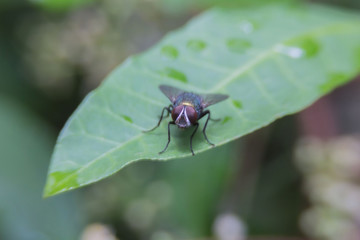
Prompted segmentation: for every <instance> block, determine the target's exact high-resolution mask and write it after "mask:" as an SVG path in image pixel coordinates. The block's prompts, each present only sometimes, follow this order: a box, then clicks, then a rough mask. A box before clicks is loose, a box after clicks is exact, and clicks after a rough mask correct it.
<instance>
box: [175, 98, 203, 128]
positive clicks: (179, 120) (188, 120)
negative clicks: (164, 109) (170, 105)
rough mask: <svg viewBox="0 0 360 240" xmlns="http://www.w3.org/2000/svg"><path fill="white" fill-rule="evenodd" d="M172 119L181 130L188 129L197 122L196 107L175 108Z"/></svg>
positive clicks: (180, 106) (179, 106) (183, 105)
mask: <svg viewBox="0 0 360 240" xmlns="http://www.w3.org/2000/svg"><path fill="white" fill-rule="evenodd" d="M171 117H172V119H173V120H174V121H175V124H176V125H177V126H178V127H179V128H188V127H190V126H192V125H194V124H195V123H196V122H197V113H196V111H195V108H194V106H192V105H190V104H180V105H178V106H176V107H174V109H173V111H172V113H171Z"/></svg>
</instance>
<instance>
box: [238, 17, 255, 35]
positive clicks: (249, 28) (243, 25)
mask: <svg viewBox="0 0 360 240" xmlns="http://www.w3.org/2000/svg"><path fill="white" fill-rule="evenodd" d="M240 29H241V31H243V32H244V33H245V34H250V33H252V32H253V31H254V30H255V24H254V23H253V22H250V21H248V20H243V21H241V22H240Z"/></svg>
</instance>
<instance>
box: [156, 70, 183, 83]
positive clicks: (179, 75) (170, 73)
mask: <svg viewBox="0 0 360 240" xmlns="http://www.w3.org/2000/svg"><path fill="white" fill-rule="evenodd" d="M161 73H162V74H163V75H165V76H167V77H170V78H173V79H175V80H178V81H180V82H183V83H187V81H188V80H187V77H186V75H185V74H184V73H182V72H180V71H178V70H176V69H174V68H170V67H167V68H165V69H164V70H163V71H162V72H161Z"/></svg>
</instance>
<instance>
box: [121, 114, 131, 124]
mask: <svg viewBox="0 0 360 240" xmlns="http://www.w3.org/2000/svg"><path fill="white" fill-rule="evenodd" d="M122 117H123V118H124V119H125V121H128V122H129V123H133V120H132V119H131V117H129V116H126V115H122Z"/></svg>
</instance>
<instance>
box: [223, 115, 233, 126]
mask: <svg viewBox="0 0 360 240" xmlns="http://www.w3.org/2000/svg"><path fill="white" fill-rule="evenodd" d="M231 119H232V117H230V116H226V117H224V119H223V120H222V122H221V124H225V123H227V122H228V121H230V120H231Z"/></svg>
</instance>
